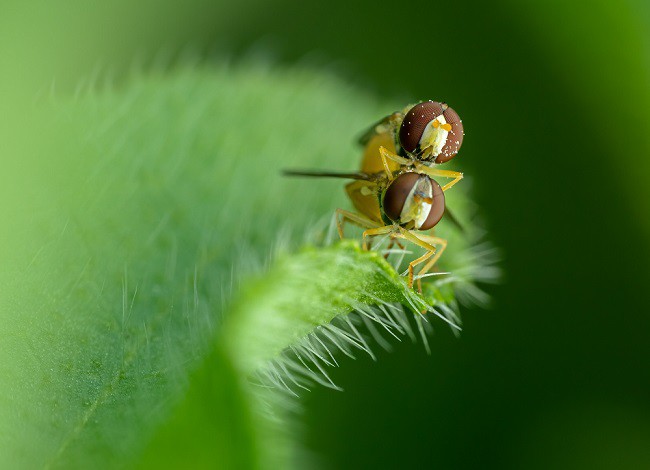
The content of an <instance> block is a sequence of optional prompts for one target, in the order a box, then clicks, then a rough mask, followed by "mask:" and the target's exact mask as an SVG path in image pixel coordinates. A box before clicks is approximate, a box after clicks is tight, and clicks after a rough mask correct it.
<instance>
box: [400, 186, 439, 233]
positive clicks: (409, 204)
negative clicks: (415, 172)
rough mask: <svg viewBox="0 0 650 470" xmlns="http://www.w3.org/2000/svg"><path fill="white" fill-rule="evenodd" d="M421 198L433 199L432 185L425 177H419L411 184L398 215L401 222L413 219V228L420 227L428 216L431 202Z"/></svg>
mask: <svg viewBox="0 0 650 470" xmlns="http://www.w3.org/2000/svg"><path fill="white" fill-rule="evenodd" d="M423 198H428V199H429V200H432V199H433V187H432V186H431V180H429V178H427V177H420V178H419V179H418V181H417V183H415V184H414V185H413V188H412V189H411V192H410V193H409V195H408V196H407V198H406V201H404V207H403V208H402V212H401V214H400V215H399V218H400V222H401V223H403V224H405V223H407V222H410V221H411V220H413V221H414V222H415V229H419V228H420V227H422V225H423V224H424V222H426V220H427V217H429V212H431V204H430V203H429V202H426V201H424V200H423Z"/></svg>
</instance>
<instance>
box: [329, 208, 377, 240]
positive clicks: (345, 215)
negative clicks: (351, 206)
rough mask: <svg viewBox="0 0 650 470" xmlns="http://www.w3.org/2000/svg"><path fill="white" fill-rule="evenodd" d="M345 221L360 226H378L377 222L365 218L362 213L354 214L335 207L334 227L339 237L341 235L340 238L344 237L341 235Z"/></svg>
mask: <svg viewBox="0 0 650 470" xmlns="http://www.w3.org/2000/svg"><path fill="white" fill-rule="evenodd" d="M346 221H349V222H352V223H353V224H356V225H358V226H359V227H361V228H375V227H379V224H378V223H376V222H373V221H372V220H370V219H367V218H365V217H364V216H362V215H359V214H355V213H354V212H350V211H346V210H344V209H336V228H337V229H338V231H339V237H341V240H343V239H344V238H345V237H344V236H343V226H344V224H345V222H346ZM364 233H365V232H364Z"/></svg>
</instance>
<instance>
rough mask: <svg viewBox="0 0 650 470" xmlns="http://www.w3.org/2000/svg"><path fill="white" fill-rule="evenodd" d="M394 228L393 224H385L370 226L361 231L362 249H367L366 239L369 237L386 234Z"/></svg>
mask: <svg viewBox="0 0 650 470" xmlns="http://www.w3.org/2000/svg"><path fill="white" fill-rule="evenodd" d="M394 230H395V226H394V225H385V226H383V227H376V228H370V229H368V230H366V231H365V232H363V249H364V250H369V249H370V248H369V243H368V240H367V239H369V238H370V237H376V236H378V235H386V234H388V233H391V232H393V231H394Z"/></svg>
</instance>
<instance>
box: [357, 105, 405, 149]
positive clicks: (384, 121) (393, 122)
mask: <svg viewBox="0 0 650 470" xmlns="http://www.w3.org/2000/svg"><path fill="white" fill-rule="evenodd" d="M403 117H404V115H403V114H402V113H393V114H389V115H388V116H386V117H383V118H381V119H380V120H379V121H377V122H375V123H374V124H373V125H372V126H370V127H369V128H368V129H366V130H365V131H364V132H363V133H362V134H361V135H360V136H359V138H358V139H357V142H358V143H359V145H361V146H365V145H367V144H368V142H370V140H371V139H372V138H373V137H374V136H376V135H377V134H383V133H385V132H388V131H390V130H392V129H391V128H393V127H394V126H398V125H399V124H400V123H401V121H402V118H403Z"/></svg>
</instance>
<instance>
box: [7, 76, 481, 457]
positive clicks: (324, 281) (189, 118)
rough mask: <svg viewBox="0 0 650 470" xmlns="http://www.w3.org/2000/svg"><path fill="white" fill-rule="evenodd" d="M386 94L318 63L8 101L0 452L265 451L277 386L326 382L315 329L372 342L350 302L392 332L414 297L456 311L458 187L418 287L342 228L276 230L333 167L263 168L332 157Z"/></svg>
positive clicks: (322, 199) (330, 202) (304, 219)
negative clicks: (434, 269) (431, 267)
mask: <svg viewBox="0 0 650 470" xmlns="http://www.w3.org/2000/svg"><path fill="white" fill-rule="evenodd" d="M397 107H398V105H396V104H394V103H393V104H387V103H381V104H378V103H375V102H374V101H373V100H372V99H370V98H369V97H367V96H364V95H363V94H362V93H360V92H359V91H358V90H356V89H352V88H350V87H348V86H346V85H344V84H342V83H341V82H340V81H338V80H336V79H334V78H332V77H330V76H328V75H327V74H323V73H318V72H308V71H301V70H290V71H285V72H270V71H268V70H264V69H262V68H260V67H254V66H239V67H237V68H228V67H220V68H216V67H212V68H211V67H203V68H199V69H197V68H195V67H180V68H179V69H178V70H177V71H176V72H170V73H167V74H166V75H164V76H161V75H156V74H151V75H149V76H146V77H133V78H132V79H131V80H130V82H129V83H128V84H127V85H124V87H123V88H120V89H118V90H110V89H100V90H87V91H85V92H82V93H81V94H80V96H79V98H78V99H76V100H72V99H62V98H59V99H54V100H52V101H51V102H50V103H47V104H46V103H40V104H39V107H38V108H37V109H36V110H35V111H34V112H31V111H30V110H29V109H28V110H25V109H18V108H16V109H14V110H13V113H14V114H13V115H14V116H15V117H16V119H14V120H13V122H9V121H7V122H4V121H3V123H4V125H3V127H2V129H0V130H1V131H2V134H3V135H4V136H6V137H7V140H6V142H7V144H6V145H7V148H8V149H10V151H9V152H7V155H8V161H7V162H6V165H5V169H6V171H5V172H4V173H3V174H2V175H1V176H0V178H1V181H0V182H1V183H3V184H2V185H0V186H1V187H2V189H1V190H2V196H3V198H2V201H1V202H0V214H1V215H2V217H3V220H8V221H10V222H11V223H10V224H6V225H5V226H4V227H3V229H2V232H0V236H1V238H0V240H1V241H2V244H1V245H0V259H1V260H2V266H3V270H2V272H1V273H0V281H2V285H3V289H2V291H1V292H0V322H2V325H3V340H2V342H1V343H0V377H1V379H0V380H2V382H1V383H0V436H1V437H0V449H1V450H0V467H2V468H34V467H48V468H86V467H90V466H93V467H107V468H112V467H116V466H140V467H146V468H148V467H156V468H159V467H160V466H169V467H177V466H179V465H180V463H182V462H188V461H189V460H188V459H192V460H191V462H190V463H191V464H192V466H195V467H197V466H208V467H209V466H211V464H213V463H214V462H220V463H221V464H223V465H224V466H241V467H276V468H277V466H285V465H286V464H287V462H289V461H293V459H295V452H296V445H295V444H294V442H293V439H292V436H291V432H290V426H286V425H285V423H286V420H285V418H284V415H285V409H286V406H287V404H288V403H290V401H287V400H286V397H287V395H290V394H293V393H295V388H296V387H297V388H300V387H302V386H306V385H307V384H308V382H319V383H325V384H328V383H329V382H328V381H327V379H326V377H327V374H326V371H325V366H324V365H323V364H326V363H329V362H333V361H335V359H334V357H333V355H334V353H333V349H334V348H338V349H340V350H341V352H343V353H347V354H351V350H352V349H355V348H357V349H365V350H367V351H371V344H369V343H368V341H369V342H375V341H377V342H382V341H384V340H382V339H379V338H380V337H379V336H377V335H376V334H375V333H373V331H374V330H373V328H372V327H371V328H369V329H368V330H364V331H369V332H370V333H371V334H372V335H373V337H374V338H375V339H374V340H370V339H368V340H367V339H366V338H365V337H364V336H363V335H362V331H359V327H357V326H355V323H358V324H361V323H359V322H366V321H371V322H374V323H375V324H376V326H378V327H380V328H379V329H381V328H384V330H385V331H386V332H388V330H391V332H392V333H402V334H413V332H412V331H411V329H410V328H411V327H410V326H409V322H412V321H414V320H413V319H415V321H417V324H415V325H416V327H419V328H420V329H421V330H422V331H424V329H425V328H427V326H426V325H429V323H427V322H424V321H422V318H421V316H420V313H419V312H420V311H421V310H425V309H427V308H429V309H430V310H431V311H432V313H437V314H439V316H441V317H442V318H443V319H445V320H446V321H448V322H450V323H453V322H455V321H456V312H455V299H454V295H453V294H452V290H450V286H454V290H455V291H458V292H459V293H460V295H461V296H462V295H465V296H466V297H467V298H474V299H479V300H480V298H479V296H477V291H476V290H472V289H473V285H474V282H475V281H476V280H477V279H481V278H482V277H485V278H489V277H491V276H492V274H493V272H492V271H490V270H489V269H488V270H486V269H484V266H485V265H486V264H489V259H488V258H485V256H484V255H485V253H486V252H485V250H478V251H477V250H476V249H473V248H472V246H473V245H474V244H475V242H476V241H477V239H478V238H480V235H481V234H480V231H478V230H476V229H475V228H474V225H473V223H472V221H471V213H472V210H471V205H470V204H469V202H468V201H467V199H466V198H465V197H464V195H463V194H462V192H461V191H460V190H459V191H455V192H454V194H453V195H450V197H449V199H448V200H449V202H450V204H452V205H454V207H455V208H456V212H457V215H458V217H459V218H460V219H461V220H462V221H463V223H464V224H465V226H466V227H467V229H468V231H467V233H465V234H461V233H460V232H458V231H456V230H455V229H453V227H451V226H446V225H444V224H443V226H442V227H441V231H440V233H441V234H442V236H445V237H447V238H449V240H450V247H449V249H448V250H447V252H446V253H445V255H444V263H442V264H441V266H443V269H449V270H452V271H453V274H452V275H448V276H445V277H444V278H441V280H439V281H437V282H435V283H431V285H430V286H429V287H428V288H427V289H428V290H427V291H426V292H427V300H425V299H424V298H422V297H420V296H418V295H417V294H415V293H413V291H411V290H409V289H408V288H407V286H406V283H405V281H404V279H403V278H401V277H400V276H398V275H397V274H396V273H395V271H394V270H393V268H392V267H391V266H390V265H389V264H388V263H387V262H386V261H384V259H383V258H382V257H381V256H380V255H379V254H377V253H374V252H364V251H361V250H360V249H359V247H358V246H357V245H356V244H355V243H352V242H345V243H338V244H335V245H332V246H328V247H324V248H315V247H313V246H311V245H309V246H308V247H306V248H303V249H302V250H297V248H296V247H297V246H300V245H304V244H305V242H304V241H301V240H305V239H309V240H320V243H322V242H323V240H325V239H326V232H327V230H328V228H327V225H328V224H327V221H328V220H330V215H331V214H332V212H333V210H334V209H335V208H336V207H347V203H346V202H345V199H344V197H343V191H342V189H341V187H340V186H341V184H340V182H336V181H313V180H312V181H303V180H297V179H296V180H289V179H286V178H282V177H281V176H280V170H281V169H282V168H289V167H293V168H295V167H301V168H305V167H313V168H329V169H336V170H341V171H344V170H354V169H355V166H356V164H357V161H358V150H357V149H355V148H354V147H353V145H352V142H353V141H354V137H355V135H356V134H357V132H358V131H359V130H361V129H363V128H364V126H365V125H366V124H367V123H368V122H372V121H373V120H374V119H376V117H377V116H381V115H382V114H383V113H386V112H387V111H390V110H392V109H396V108H397ZM292 253H293V254H292ZM474 289H475V288H474ZM463 293H464V294H463ZM400 305H402V306H404V307H405V309H402V308H401V307H399V306H400ZM355 309H356V311H357V312H356V313H354V314H353V315H352V316H350V317H348V316H347V315H348V314H349V313H351V312H352V311H353V310H355ZM360 312H365V313H360ZM432 313H430V314H428V317H431V319H435V316H434V315H433V314H432ZM364 319H365V320H364ZM337 322H339V323H338V326H337ZM440 323H441V324H444V323H442V322H440ZM363 324H364V325H365V323H363ZM346 325H347V326H346ZM371 325H372V323H371ZM364 328H365V326H364ZM330 353H332V356H331V359H327V358H325V355H327V357H330V355H329V354H330ZM303 356H304V357H303ZM321 356H322V358H325V361H324V362H323V361H321ZM321 362H322V363H321ZM292 380H293V382H292V383H293V385H290V384H288V383H287V382H291V381H292ZM260 382H261V383H260ZM259 385H263V386H264V387H272V388H260V387H259ZM285 385H286V386H285ZM330 385H333V384H330ZM273 387H275V388H273ZM285 428H286V430H285ZM279 430H280V431H279ZM283 430H284V431H283Z"/></svg>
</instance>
